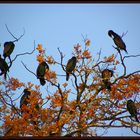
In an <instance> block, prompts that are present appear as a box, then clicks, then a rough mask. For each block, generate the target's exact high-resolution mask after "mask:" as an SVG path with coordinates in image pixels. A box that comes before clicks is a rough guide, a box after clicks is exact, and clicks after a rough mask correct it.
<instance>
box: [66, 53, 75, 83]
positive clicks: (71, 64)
mask: <svg viewBox="0 0 140 140" xmlns="http://www.w3.org/2000/svg"><path fill="white" fill-rule="evenodd" d="M76 62H77V59H76V57H75V56H73V57H72V58H71V59H69V60H68V63H67V65H66V81H68V80H69V75H70V73H72V71H73V70H74V69H75V66H76Z"/></svg>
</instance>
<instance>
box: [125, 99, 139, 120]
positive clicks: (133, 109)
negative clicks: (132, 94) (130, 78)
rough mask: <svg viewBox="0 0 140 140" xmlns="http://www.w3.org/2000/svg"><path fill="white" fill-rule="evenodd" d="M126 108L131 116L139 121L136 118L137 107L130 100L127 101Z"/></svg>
mask: <svg viewBox="0 0 140 140" xmlns="http://www.w3.org/2000/svg"><path fill="white" fill-rule="evenodd" d="M127 110H128V112H129V113H130V115H131V117H134V118H135V119H136V121H137V122H139V120H138V118H137V108H136V106H135V103H134V102H133V101H132V100H128V101H127Z"/></svg>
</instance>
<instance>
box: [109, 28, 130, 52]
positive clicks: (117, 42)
mask: <svg viewBox="0 0 140 140" xmlns="http://www.w3.org/2000/svg"><path fill="white" fill-rule="evenodd" d="M108 35H109V36H110V37H111V38H112V39H113V41H114V43H115V45H116V46H117V47H118V48H119V49H120V50H124V51H125V52H126V53H128V52H127V50H126V45H125V43H124V42H123V40H122V37H121V36H119V35H118V34H116V33H115V32H114V31H112V30H109V31H108Z"/></svg>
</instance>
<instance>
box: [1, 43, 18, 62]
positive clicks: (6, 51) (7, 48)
mask: <svg viewBox="0 0 140 140" xmlns="http://www.w3.org/2000/svg"><path fill="white" fill-rule="evenodd" d="M14 48H15V44H14V43H13V42H12V41H9V42H5V43H4V51H3V57H4V59H6V57H8V58H9V59H10V61H11V58H10V55H11V54H12V52H13V50H14Z"/></svg>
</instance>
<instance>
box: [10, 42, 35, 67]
mask: <svg viewBox="0 0 140 140" xmlns="http://www.w3.org/2000/svg"><path fill="white" fill-rule="evenodd" d="M34 51H35V41H34V48H33V50H32V51H31V52H24V53H20V54H17V55H16V56H15V58H14V59H13V60H11V62H10V65H9V68H10V67H11V66H12V63H13V62H14V61H15V60H16V59H17V57H19V56H21V55H26V54H28V55H31V54H33V53H34Z"/></svg>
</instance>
